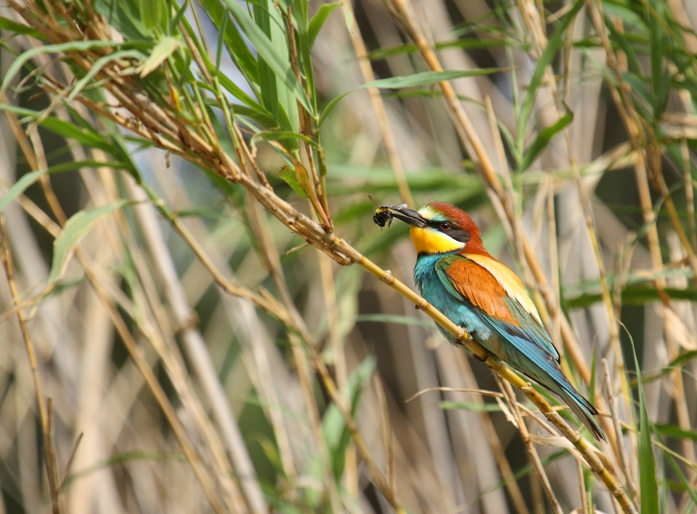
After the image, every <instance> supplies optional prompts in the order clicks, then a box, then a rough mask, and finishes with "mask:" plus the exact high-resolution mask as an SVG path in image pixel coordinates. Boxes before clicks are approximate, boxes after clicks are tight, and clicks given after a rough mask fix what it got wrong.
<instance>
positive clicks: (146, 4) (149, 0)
mask: <svg viewBox="0 0 697 514" xmlns="http://www.w3.org/2000/svg"><path fill="white" fill-rule="evenodd" d="M138 10H139V12H140V19H141V21H142V22H143V26H144V27H145V28H146V29H150V30H151V29H154V28H156V27H158V26H159V24H160V0H138Z"/></svg>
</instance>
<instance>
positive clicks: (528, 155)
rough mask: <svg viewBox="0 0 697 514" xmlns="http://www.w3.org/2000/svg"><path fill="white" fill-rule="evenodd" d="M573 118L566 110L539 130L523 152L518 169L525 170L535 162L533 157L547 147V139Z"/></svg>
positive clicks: (567, 124) (562, 128)
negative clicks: (554, 120)
mask: <svg viewBox="0 0 697 514" xmlns="http://www.w3.org/2000/svg"><path fill="white" fill-rule="evenodd" d="M573 119H574V117H573V114H571V113H570V112H568V113H566V114H565V115H564V116H562V117H561V118H559V119H558V120H557V122H556V123H554V124H552V125H550V126H549V127H545V128H544V129H542V130H540V132H539V133H538V134H537V137H536V138H535V141H533V143H532V144H531V145H530V147H529V148H528V149H527V150H526V151H525V153H524V154H523V162H522V163H521V164H520V171H525V170H527V169H528V168H529V167H530V165H531V164H532V163H533V162H535V159H537V157H538V156H539V155H540V153H541V152H542V151H543V150H544V149H545V148H546V147H547V145H548V144H549V141H550V140H551V139H552V138H553V137H554V136H556V135H557V134H558V133H559V132H561V131H562V130H564V128H566V127H568V126H569V124H570V123H571V121H572V120H573Z"/></svg>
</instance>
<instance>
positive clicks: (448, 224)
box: [440, 221, 453, 230]
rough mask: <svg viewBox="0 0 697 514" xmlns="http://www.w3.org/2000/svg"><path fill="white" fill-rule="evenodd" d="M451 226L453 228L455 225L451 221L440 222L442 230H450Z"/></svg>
mask: <svg viewBox="0 0 697 514" xmlns="http://www.w3.org/2000/svg"><path fill="white" fill-rule="evenodd" d="M451 228H453V226H452V225H451V224H450V223H448V222H447V221H444V222H443V223H441V224H440V229H441V230H450V229H451Z"/></svg>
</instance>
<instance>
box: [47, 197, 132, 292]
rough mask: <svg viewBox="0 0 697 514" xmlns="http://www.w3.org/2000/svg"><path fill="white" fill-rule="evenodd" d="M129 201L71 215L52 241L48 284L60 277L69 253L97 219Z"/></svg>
mask: <svg viewBox="0 0 697 514" xmlns="http://www.w3.org/2000/svg"><path fill="white" fill-rule="evenodd" d="M131 203H133V202H130V201H128V200H120V201H118V202H114V203H110V204H107V205H103V206H102V207H98V208H97V209H94V210H91V211H80V212H78V213H77V214H75V215H74V216H72V217H71V218H70V219H69V220H68V222H67V223H66V224H65V227H63V232H61V234H60V235H59V236H58V237H57V238H56V240H55V241H54V242H53V262H52V264H51V273H50V274H49V276H48V282H49V284H50V283H53V282H55V281H56V280H58V279H59V278H60V276H61V275H62V273H63V270H64V268H65V265H66V263H67V261H68V257H69V255H70V253H71V252H72V251H73V249H74V248H75V246H76V245H77V244H78V243H79V242H80V240H81V239H82V238H83V237H85V235H86V234H87V232H89V230H90V228H91V227H92V226H93V225H94V224H95V223H96V222H97V221H98V220H100V219H101V218H103V217H104V216H106V215H107V214H110V213H112V212H114V211H115V210H117V209H121V208H122V207H123V206H124V205H127V204H131Z"/></svg>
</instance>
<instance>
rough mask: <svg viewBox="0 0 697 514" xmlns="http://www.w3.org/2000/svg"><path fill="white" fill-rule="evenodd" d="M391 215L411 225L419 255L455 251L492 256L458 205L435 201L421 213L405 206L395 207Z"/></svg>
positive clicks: (412, 238) (411, 232)
mask: <svg viewBox="0 0 697 514" xmlns="http://www.w3.org/2000/svg"><path fill="white" fill-rule="evenodd" d="M390 213H391V215H392V216H394V217H395V218H397V219H400V220H402V221H404V222H405V223H408V224H409V225H411V230H410V232H409V235H410V236H411V240H412V242H413V243H414V246H415V247H416V252H417V253H418V254H444V253H453V252H458V253H460V252H466V253H479V254H484V255H488V253H487V251H486V250H485V249H484V246H483V245H482V240H481V237H480V236H479V228H478V227H477V225H476V224H475V223H474V221H472V218H470V217H469V215H468V214H467V213H466V212H464V211H463V210H460V209H458V208H457V207H455V206H454V205H451V204H449V203H444V202H431V203H429V204H428V205H426V206H424V207H422V208H421V209H419V210H418V212H417V211H414V210H411V209H409V208H407V207H406V206H405V205H400V206H397V207H391V208H390Z"/></svg>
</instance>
